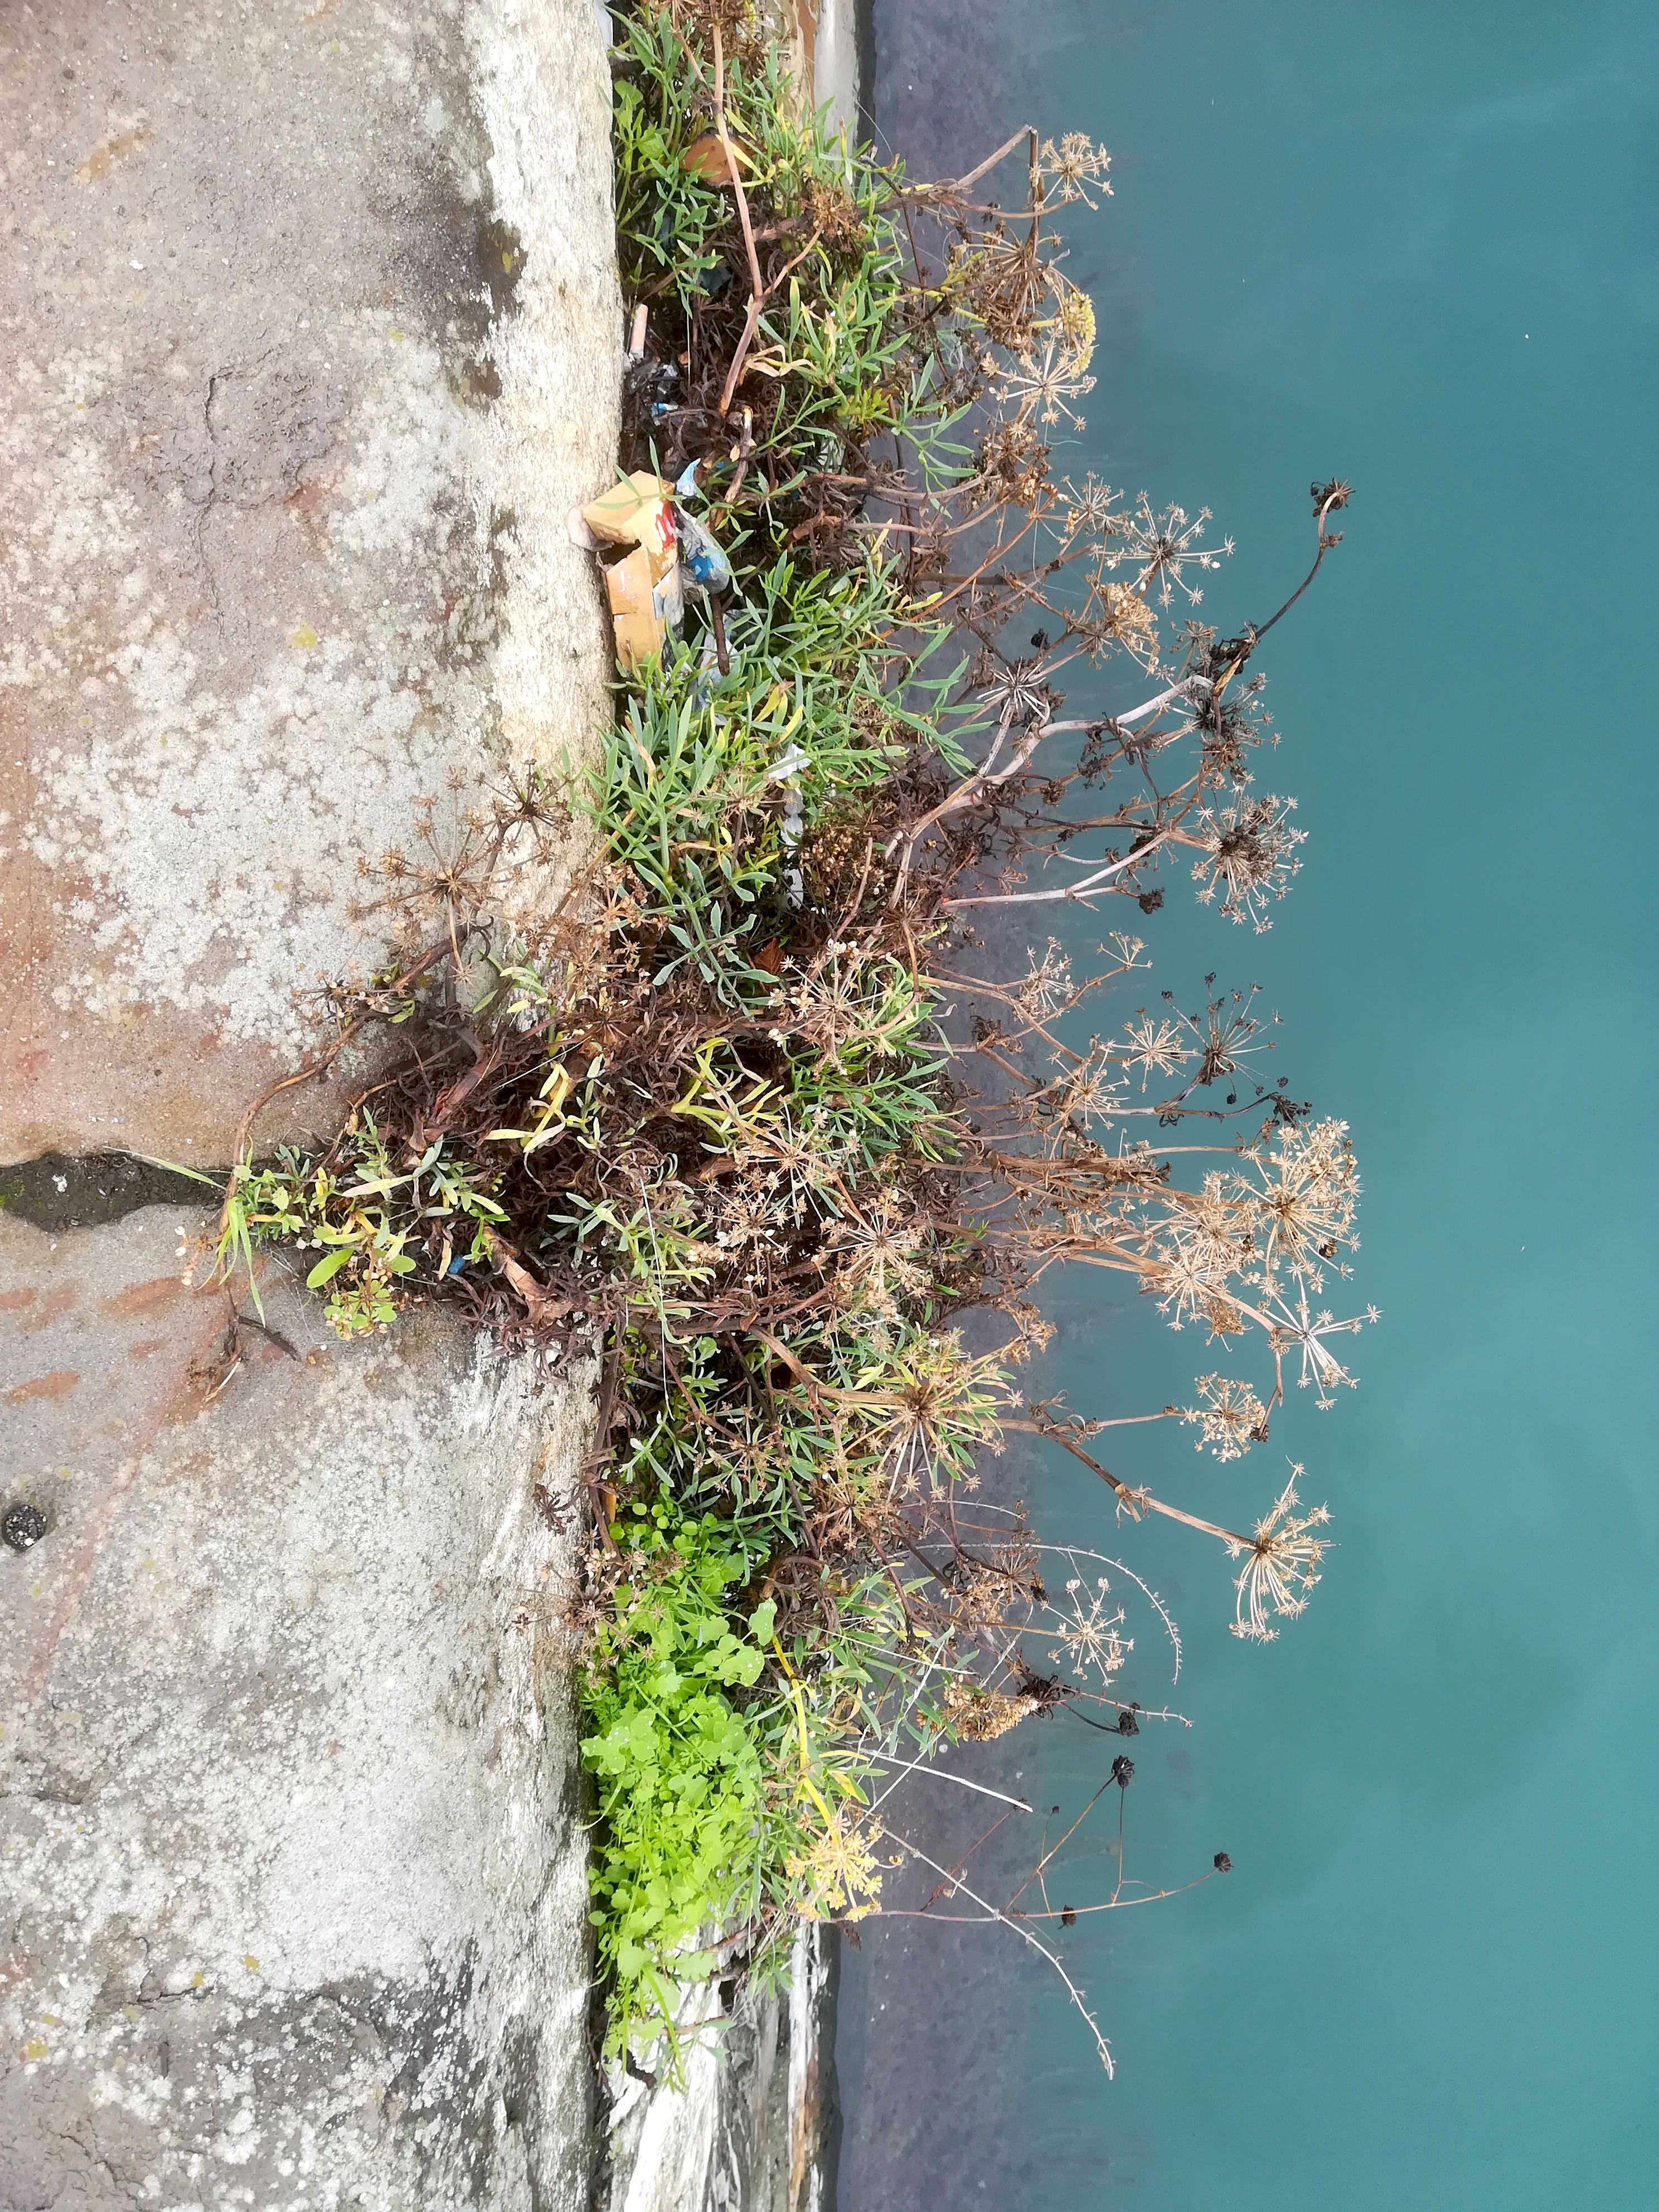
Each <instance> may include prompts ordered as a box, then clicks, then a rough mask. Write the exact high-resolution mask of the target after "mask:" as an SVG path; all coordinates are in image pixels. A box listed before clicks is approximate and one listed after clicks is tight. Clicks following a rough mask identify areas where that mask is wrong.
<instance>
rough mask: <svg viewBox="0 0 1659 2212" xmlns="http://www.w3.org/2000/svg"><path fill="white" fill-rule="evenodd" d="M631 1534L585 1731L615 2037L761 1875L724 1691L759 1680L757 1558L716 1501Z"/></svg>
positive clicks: (747, 1730) (735, 1726)
mask: <svg viewBox="0 0 1659 2212" xmlns="http://www.w3.org/2000/svg"><path fill="white" fill-rule="evenodd" d="M665 1523H666V1524H667V1530H666V1531H665V1527H664V1525H663V1524H665ZM669 1531H671V1541H670V1534H669V1533H668V1532H669ZM619 1533H620V1532H619ZM629 1540H630V1553H629V1558H630V1562H631V1563H632V1564H631V1569H630V1571H631V1574H632V1577H633V1578H632V1579H630V1580H629V1581H628V1582H625V1583H621V1584H620V1585H619V1586H618V1588H617V1591H616V1594H615V1598H614V1601H613V1604H614V1610H613V1613H612V1614H611V1619H610V1620H607V1621H606V1622H605V1624H604V1625H603V1626H602V1627H601V1628H600V1630H599V1634H598V1636H597V1637H596V1638H595V1639H594V1643H593V1646H592V1652H591V1654H590V1661H589V1677H588V1687H587V1692H586V1719H587V1728H586V1732H585V1733H584V1735H583V1737H582V1758H583V1759H584V1761H585V1763H586V1765H587V1766H588V1768H589V1769H590V1771H592V1773H593V1775H594V1777H595V1778H596V1790H597V1800H598V1808H599V1816H600V1821H601V1826H600V1828H599V1833H598V1836H597V1838H596V1840H595V1846H594V1853H593V1863H592V1896H593V1922H594V1926H595V1928H596V1929H597V1930H598V1944H599V1959H600V1962H601V1965H602V1966H603V1968H604V1969H605V1971H606V1972H607V1973H609V1974H610V1975H611V1978H612V1979H613V1984H614V1988H615V1991H616V2006H615V2009H616V2018H615V2029H616V2033H617V2035H618V2037H619V2038H622V2039H625V2038H626V2037H627V2035H628V2033H629V2029H630V2027H631V2026H632V2025H633V2023H634V2022H635V2020H636V2019H637V2018H638V2017H639V2015H641V2013H642V2012H644V2013H647V2014H649V2015H653V2017H657V2018H659V2019H660V2020H661V2021H671V2019H672V2016H673V2012H674V2008H675V1999H674V1993H673V1989H672V1984H673V1982H674V1981H675V1980H676V1979H678V1980H679V1981H696V1980H700V1979H702V1978H704V1977H705V1976H706V1975H707V1974H708V1971H709V1969H710V1967H711V1966H712V1964H713V1963H714V1953H713V1952H712V1951H711V1950H710V1949H708V1948H706V1946H707V1945H708V1944H709V1943H712V1942H713V1941H714V1938H715V1937H716V1936H718V1935H719V1934H720V1932H721V1930H722V1929H723V1927H724V1925H725V1923H726V1920H727V1919H728V1918H729V1917H731V1915H732V1912H733V1911H734V1910H735V1909H737V1908H738V1905H739V1904H740V1902H741V1901H742V1900H745V1899H750V1898H751V1897H752V1896H753V1894H754V1893H755V1892H756V1889H757V1885H758V1884H759V1882H760V1881H761V1880H762V1878H763V1871H764V1863H765V1857H766V1839H765V1836H764V1823H763V1799H764V1783H763V1770H762V1765H761V1758H760V1753H759V1749H758V1747H757V1742H756V1740H755V1731H754V1730H753V1729H752V1727H751V1726H750V1725H749V1724H747V1723H746V1721H745V1717H744V1715H743V1714H742V1713H741V1712H740V1711H739V1710H738V1707H737V1706H736V1705H734V1703H733V1701H732V1693H733V1692H738V1691H748V1690H752V1689H753V1688H754V1686H755V1685H756V1684H757V1682H758V1681H759V1680H760V1676H761V1671H762V1668H763V1665H764V1663H765V1655H764V1650H763V1645H764V1642H765V1639H766V1638H768V1637H769V1635H770V1633H771V1630H772V1622H773V1616H774V1613H775V1607H772V1606H770V1605H769V1604H763V1605H759V1606H757V1607H754V1608H753V1609H752V1610H751V1611H750V1614H749V1616H748V1619H747V1620H746V1622H745V1623H744V1626H743V1629H742V1632H738V1629H737V1628H735V1627H734V1626H732V1622H731V1620H730V1619H729V1618H728V1612H727V1607H728V1603H729V1601H730V1597H731V1594H732V1591H733V1589H734V1588H735V1587H736V1586H740V1585H741V1584H742V1583H744V1582H745V1581H746V1580H747V1579H748V1577H749V1573H750V1561H749V1559H747V1557H746V1556H745V1554H744V1551H743V1550H742V1548H741V1547H734V1546H733V1545H732V1541H731V1537H730V1531H729V1530H726V1529H723V1528H721V1526H720V1522H718V1521H716V1520H714V1519H713V1518H712V1517H711V1518H708V1519H707V1520H703V1521H672V1520H671V1518H670V1516H668V1515H667V1514H666V1513H660V1514H659V1517H647V1516H643V1515H641V1517H640V1518H639V1519H638V1520H637V1521H635V1522H633V1524H632V1525H631V1527H630V1528H629Z"/></svg>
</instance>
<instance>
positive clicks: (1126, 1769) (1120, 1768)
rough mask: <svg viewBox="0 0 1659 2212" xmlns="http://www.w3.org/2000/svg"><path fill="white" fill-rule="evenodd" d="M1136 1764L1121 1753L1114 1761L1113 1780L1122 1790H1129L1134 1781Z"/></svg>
mask: <svg viewBox="0 0 1659 2212" xmlns="http://www.w3.org/2000/svg"><path fill="white" fill-rule="evenodd" d="M1134 1774H1135V1763H1134V1761H1133V1759H1130V1758H1129V1757H1128V1756H1127V1754H1126V1753H1123V1752H1119V1753H1118V1755H1117V1757H1116V1758H1115V1759H1114V1760H1113V1761H1112V1779H1113V1781H1114V1782H1115V1783H1116V1784H1117V1786H1118V1788H1119V1789H1120V1790H1127V1788H1128V1786H1129V1784H1131V1783H1132V1782H1133V1780H1134Z"/></svg>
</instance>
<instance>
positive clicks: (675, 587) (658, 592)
mask: <svg viewBox="0 0 1659 2212" xmlns="http://www.w3.org/2000/svg"><path fill="white" fill-rule="evenodd" d="M605 590H606V592H608V593H609V594H610V599H611V628H612V629H614V630H615V632H616V637H617V661H618V663H619V664H620V665H621V666H622V668H623V671H624V673H626V674H628V675H630V676H631V675H632V674H633V673H634V672H635V670H636V669H639V668H642V667H643V666H644V665H645V664H646V662H647V661H648V660H653V659H656V657H657V656H658V654H659V653H661V651H662V648H663V644H664V641H665V639H666V637H667V635H668V632H669V631H670V630H671V629H678V628H679V626H680V623H681V622H682V620H683V619H684V615H685V598H684V592H683V590H682V588H681V584H680V566H679V562H678V561H677V560H676V559H675V558H674V556H673V555H672V553H670V555H669V556H668V558H667V561H666V562H662V561H661V560H660V559H659V556H656V555H654V554H653V552H652V551H651V550H650V548H649V547H648V546H645V545H636V546H635V549H634V550H633V551H632V552H631V553H629V554H628V555H626V556H624V557H623V559H622V560H620V561H617V562H613V563H612V564H611V567H610V568H607V569H606V570H605Z"/></svg>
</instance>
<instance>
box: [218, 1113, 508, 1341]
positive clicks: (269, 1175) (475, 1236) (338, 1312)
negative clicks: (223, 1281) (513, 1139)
mask: <svg viewBox="0 0 1659 2212" xmlns="http://www.w3.org/2000/svg"><path fill="white" fill-rule="evenodd" d="M332 1157H333V1158H334V1159H335V1161H336V1163H337V1164H335V1165H332V1166H331V1165H328V1164H324V1163H320V1162H317V1161H312V1160H308V1159H307V1158H306V1157H305V1156H304V1155H302V1154H301V1153H299V1152H294V1151H292V1150H291V1149H289V1148H288V1147H286V1146H285V1147H284V1148H283V1151H282V1152H281V1153H280V1154H279V1155H278V1157H277V1159H276V1164H274V1165H270V1166H265V1167H245V1168H243V1169H241V1170H239V1171H238V1172H237V1173H236V1174H234V1176H232V1179H231V1183H230V1188H229V1189H228V1192H227V1194H226V1198H225V1206H224V1212H223V1215H222V1220H221V1224H220V1232H219V1249H218V1260H219V1264H220V1266H221V1267H222V1268H226V1269H228V1268H229V1267H232V1266H234V1265H236V1264H238V1263H240V1264H241V1265H243V1266H244V1267H246V1271H247V1273H248V1277H249V1279H250V1281H251V1282H252V1281H254V1272H253V1260H254V1255H255V1252H256V1250H257V1249H258V1248H259V1247H261V1246H270V1245H286V1246H288V1247H289V1248H290V1249H293V1250H295V1251H296V1252H315V1253H316V1254H317V1255H319V1256H318V1257H317V1258H316V1259H315V1260H314V1261H312V1262H311V1264H310V1267H309V1269H308V1271H307V1275H306V1284H307V1288H308V1289H310V1290H313V1291H319V1290H323V1289H326V1290H327V1291H328V1293H329V1297H328V1305H327V1309H326V1311H327V1315H328V1319H329V1322H331V1325H332V1326H333V1328H336V1329H337V1330H338V1332H339V1333H340V1334H341V1335H342V1336H361V1335H364V1334H368V1332H369V1331H371V1330H374V1329H376V1328H384V1327H385V1326H386V1323H387V1322H389V1321H390V1320H391V1319H392V1313H393V1311H394V1309H395V1300H396V1291H397V1285H398V1283H399V1282H400V1281H401V1280H403V1279H404V1278H406V1277H409V1276H410V1275H413V1274H414V1273H415V1272H416V1267H417V1265H418V1259H417V1255H419V1254H425V1253H429V1252H431V1251H433V1250H434V1249H435V1251H436V1254H437V1263H438V1272H439V1273H440V1274H443V1273H447V1272H448V1271H449V1270H450V1269H452V1268H459V1267H462V1266H465V1265H467V1264H469V1263H475V1262H477V1261H483V1260H485V1259H487V1258H488V1257H489V1235H490V1225H491V1223H492V1222H495V1221H500V1220H501V1218H503V1215H502V1210H501V1206H499V1205H498V1204H497V1203H496V1202H495V1200H494V1199H493V1198H492V1197H491V1196H490V1190H491V1188H492V1186H493V1184H494V1183H495V1180H496V1178H495V1175H494V1173H493V1172H492V1170H490V1168H489V1167H488V1166H486V1165H483V1164H480V1163H478V1162H477V1161H476V1160H471V1159H468V1158H465V1157H460V1156H457V1155H456V1154H455V1153H454V1152H447V1150H446V1146H445V1143H444V1139H442V1138H441V1137H439V1138H435V1139H433V1141H432V1143H431V1144H430V1145H429V1146H428V1147H427V1148H426V1150H425V1152H423V1153H422V1156H421V1157H420V1158H419V1159H418V1160H416V1162H415V1164H413V1165H412V1166H410V1167H407V1168H404V1169H402V1170H400V1169H399V1168H398V1165H397V1164H395V1163H394V1161H393V1160H392V1158H391V1156H390V1155H389V1153H388V1152H387V1148H386V1145H385V1143H384V1142H383V1141H382V1139H381V1136H380V1130H379V1128H378V1127H377V1126H376V1123H375V1120H374V1115H372V1114H370V1113H368V1111H367V1110H366V1109H359V1111H358V1112H357V1113H356V1114H354V1115H352V1117H351V1120H350V1121H349V1123H348V1124H347V1127H346V1129H345V1131H344V1133H343V1136H342V1138H341V1139H340V1140H339V1141H338V1143H337V1145H336V1146H335V1147H334V1151H333V1155H332ZM255 1292H256V1296H257V1283H255Z"/></svg>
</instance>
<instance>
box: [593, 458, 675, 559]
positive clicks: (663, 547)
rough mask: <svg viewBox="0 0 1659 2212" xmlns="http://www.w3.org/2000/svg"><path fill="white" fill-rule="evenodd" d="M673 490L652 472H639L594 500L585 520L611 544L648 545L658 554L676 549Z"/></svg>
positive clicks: (595, 533) (638, 470) (598, 534)
mask: <svg viewBox="0 0 1659 2212" xmlns="http://www.w3.org/2000/svg"><path fill="white" fill-rule="evenodd" d="M670 501H671V493H670V490H669V487H668V486H667V485H666V484H665V483H664V482H663V480H662V478H661V477H659V476H653V474H652V473H651V471H650V470H649V469H635V471H634V473H633V475H632V476H631V477H624V478H623V481H622V482H621V483H614V484H612V485H611V489H609V490H608V491H604V492H601V493H600V495H599V497H598V498H597V499H591V500H589V501H588V502H587V505H586V507H583V509H582V520H583V521H584V522H585V523H586V525H587V526H588V528H589V529H590V530H591V531H592V533H593V535H594V536H595V537H596V538H603V539H604V540H605V543H606V544H610V545H645V546H648V547H650V549H651V550H652V551H653V552H655V553H658V554H668V555H671V554H672V552H673V550H674V513H673V508H672V507H671V504H670Z"/></svg>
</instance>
